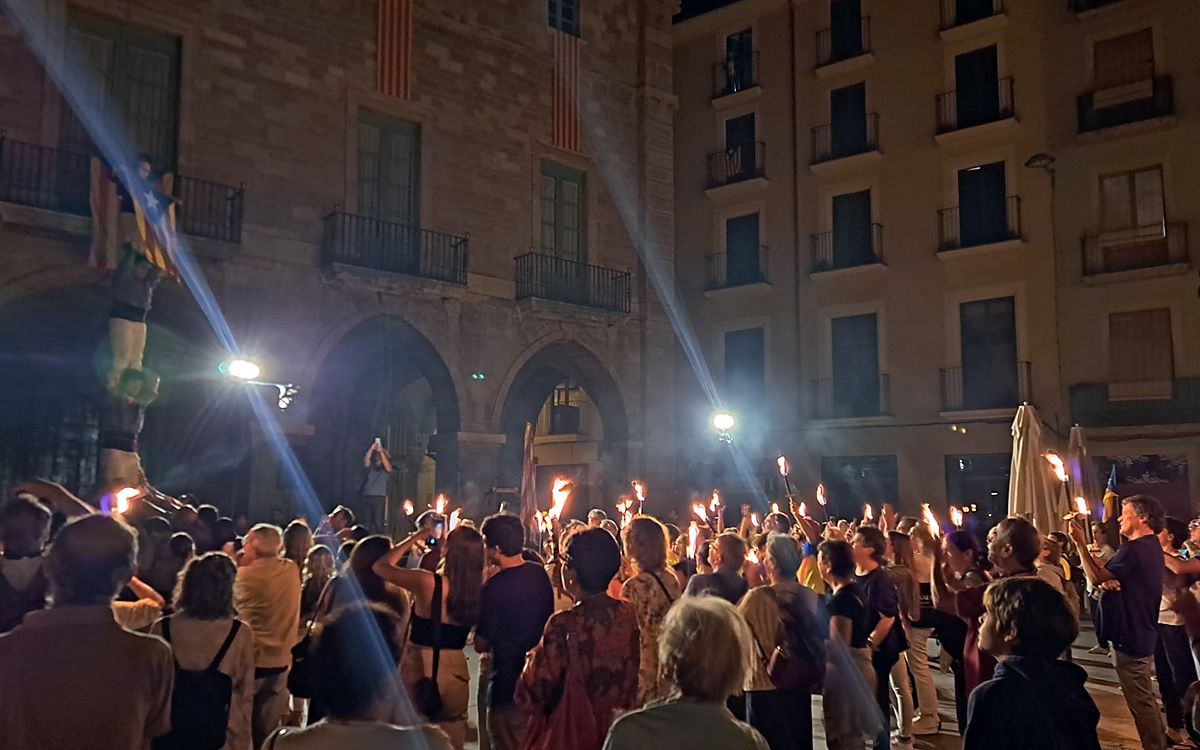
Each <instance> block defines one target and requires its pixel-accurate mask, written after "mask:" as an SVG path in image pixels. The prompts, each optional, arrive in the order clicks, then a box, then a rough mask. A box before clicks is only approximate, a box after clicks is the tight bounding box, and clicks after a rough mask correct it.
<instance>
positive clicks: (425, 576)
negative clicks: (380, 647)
mask: <svg viewBox="0 0 1200 750" xmlns="http://www.w3.org/2000/svg"><path fill="white" fill-rule="evenodd" d="M425 536H426V533H425V532H424V531H421V530H418V532H417V533H415V534H412V535H411V536H409V537H408V538H407V539H405V540H404V541H402V542H400V543H398V544H397V545H396V546H394V547H392V549H391V551H389V552H388V553H387V554H385V555H383V556H381V557H380V558H379V559H377V560H376V561H375V562H374V564H373V565H372V566H371V570H372V571H373V572H374V573H375V575H377V576H379V577H380V578H381V579H383V580H384V581H387V582H389V583H393V584H395V585H397V586H399V587H400V588H402V589H404V590H405V591H407V592H408V593H410V594H411V595H412V598H413V607H412V629H411V631H410V636H409V646H410V647H409V648H408V649H407V651H406V652H405V657H404V661H403V662H402V664H401V669H400V673H401V678H402V679H403V680H404V682H405V685H406V686H407V687H408V688H409V691H410V692H413V691H414V690H415V689H416V688H417V684H418V683H419V682H421V680H422V678H430V679H432V680H433V681H434V682H435V683H436V684H437V688H438V692H439V693H440V695H441V704H442V705H441V710H440V711H438V712H437V714H436V715H434V716H429V717H427V718H428V719H429V720H430V721H433V722H435V723H436V724H437V725H438V726H440V727H441V728H442V729H443V730H445V732H446V734H447V735H449V737H450V742H451V743H452V744H453V745H454V747H455V748H458V749H459V750H461V748H462V747H463V744H464V743H465V742H466V733H467V703H468V701H469V699H470V695H471V692H470V684H469V683H470V675H469V673H468V671H467V657H466V654H464V653H463V649H464V648H465V647H466V645H467V638H468V636H470V634H471V629H472V628H474V627H475V624H476V623H477V622H478V621H479V607H480V594H481V590H482V589H483V560H484V549H483V536H482V535H481V534H480V533H479V531H478V530H477V529H475V528H474V527H473V526H465V525H460V526H459V527H458V528H456V529H454V530H453V531H451V532H450V533H449V534H447V535H446V538H445V540H444V541H443V544H444V545H445V546H444V547H443V549H442V555H441V562H440V563H439V568H438V572H437V573H431V572H429V571H428V570H421V569H420V568H417V569H407V568H398V567H396V566H397V564H399V562H400V560H401V559H402V558H403V557H404V556H405V555H407V554H408V553H409V552H410V551H411V550H412V549H413V547H414V545H416V543H417V540H418V539H423V538H424V537H425ZM363 541H366V540H363ZM360 544H361V542H360ZM353 562H354V561H353V556H352V557H351V566H352V567H353ZM434 607H436V608H437V615H436V620H439V621H440V622H435V612H434ZM435 654H436V656H437V664H438V668H437V674H436V675H435V674H434V669H433V666H434V656H435Z"/></svg>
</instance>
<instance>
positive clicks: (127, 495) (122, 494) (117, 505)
mask: <svg viewBox="0 0 1200 750" xmlns="http://www.w3.org/2000/svg"><path fill="white" fill-rule="evenodd" d="M138 494H140V493H139V490H138V489H137V488H135V487H122V488H121V489H119V490H117V491H116V492H114V493H113V512H114V513H116V514H118V515H122V516H123V515H125V514H126V513H128V512H129V502H130V501H131V500H133V499H134V498H135V497H137V496H138Z"/></svg>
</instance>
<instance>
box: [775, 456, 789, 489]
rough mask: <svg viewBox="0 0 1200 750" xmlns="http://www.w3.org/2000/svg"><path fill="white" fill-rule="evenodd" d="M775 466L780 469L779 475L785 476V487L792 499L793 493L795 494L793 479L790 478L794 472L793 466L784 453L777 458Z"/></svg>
mask: <svg viewBox="0 0 1200 750" xmlns="http://www.w3.org/2000/svg"><path fill="white" fill-rule="evenodd" d="M775 466H776V467H778V469H779V476H781V477H783V488H784V490H785V491H786V492H787V496H788V499H791V497H792V495H793V494H794V493H793V492H792V480H791V478H790V477H791V474H792V466H791V464H789V463H788V460H787V457H785V456H784V455H783V454H780V456H779V458H777V459H775Z"/></svg>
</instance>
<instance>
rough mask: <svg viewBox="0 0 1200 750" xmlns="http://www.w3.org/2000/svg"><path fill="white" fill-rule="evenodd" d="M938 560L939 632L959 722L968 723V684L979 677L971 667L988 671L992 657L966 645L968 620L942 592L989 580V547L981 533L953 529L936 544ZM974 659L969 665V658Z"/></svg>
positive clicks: (957, 590) (935, 603)
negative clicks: (946, 657)
mask: <svg viewBox="0 0 1200 750" xmlns="http://www.w3.org/2000/svg"><path fill="white" fill-rule="evenodd" d="M935 551H936V560H937V562H936V563H935V565H934V570H933V579H934V586H933V592H934V606H936V607H937V609H938V612H939V614H940V616H939V618H938V626H937V629H936V633H935V634H936V636H937V639H938V642H939V643H941V644H942V650H944V651H945V652H946V653H948V654H949V655H950V669H951V671H952V672H953V673H954V704H955V713H956V715H957V716H958V725H959V726H962V727H965V726H966V725H967V698H968V697H969V695H970V690H968V685H969V686H970V687H971V688H974V684H972V683H975V682H978V680H971V679H969V675H968V674H967V673H968V671H970V672H972V673H976V672H986V673H988V674H991V666H992V664H994V662H991V657H990V656H988V655H987V654H986V653H983V652H981V651H980V650H979V649H977V648H970V649H968V648H967V634H968V632H969V631H970V627H969V626H968V624H967V623H966V622H965V621H964V620H963V619H962V618H961V617H959V616H958V610H957V607H956V605H955V603H954V599H953V597H952V596H942V595H941V593H942V589H945V590H946V591H947V592H953V593H957V592H961V591H966V590H967V589H975V588H980V587H983V586H987V584H988V576H987V573H986V572H985V571H986V570H987V568H988V566H989V563H988V559H987V550H986V549H984V547H983V545H982V544H980V543H979V539H978V537H976V536H975V535H974V534H972V533H971V532H969V531H952V532H950V533H949V534H946V536H945V537H944V538H943V540H942V544H941V546H940V547H938V548H935ZM968 658H969V659H971V660H973V661H974V662H975V663H973V664H972V665H970V668H969V669H968V665H967V659H968Z"/></svg>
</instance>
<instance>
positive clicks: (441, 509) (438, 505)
mask: <svg viewBox="0 0 1200 750" xmlns="http://www.w3.org/2000/svg"><path fill="white" fill-rule="evenodd" d="M449 504H450V500H449V499H448V498H447V497H446V496H445V495H443V494H439V495H438V496H437V498H436V499H435V500H434V501H433V509H434V510H436V511H437V512H438V513H440V514H443V515H444V514H445V513H446V506H447V505H449Z"/></svg>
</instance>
